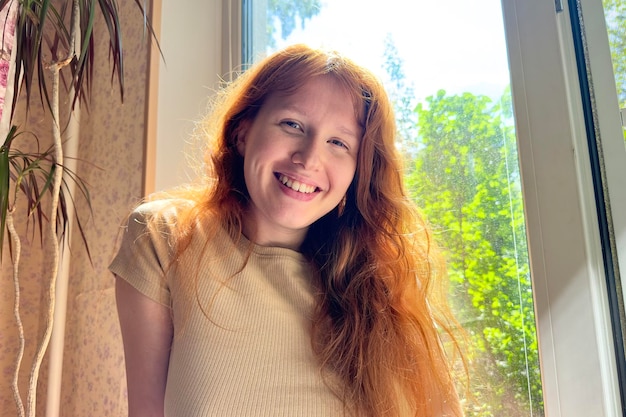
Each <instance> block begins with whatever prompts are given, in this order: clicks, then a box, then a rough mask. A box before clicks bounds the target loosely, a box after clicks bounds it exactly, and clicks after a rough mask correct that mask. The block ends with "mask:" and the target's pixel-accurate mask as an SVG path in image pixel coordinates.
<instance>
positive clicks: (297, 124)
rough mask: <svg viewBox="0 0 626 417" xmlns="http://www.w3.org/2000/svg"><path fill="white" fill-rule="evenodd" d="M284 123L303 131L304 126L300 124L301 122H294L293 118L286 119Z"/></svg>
mask: <svg viewBox="0 0 626 417" xmlns="http://www.w3.org/2000/svg"><path fill="white" fill-rule="evenodd" d="M283 125H285V126H288V127H290V128H292V129H296V130H300V131H302V126H300V123H298V122H294V121H292V120H285V121H284V122H283Z"/></svg>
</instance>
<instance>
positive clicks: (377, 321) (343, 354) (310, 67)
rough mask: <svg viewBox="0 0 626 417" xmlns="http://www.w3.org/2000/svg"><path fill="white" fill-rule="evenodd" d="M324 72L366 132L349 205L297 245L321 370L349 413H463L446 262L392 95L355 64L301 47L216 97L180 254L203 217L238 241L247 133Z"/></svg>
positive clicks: (189, 193) (185, 192)
mask: <svg viewBox="0 0 626 417" xmlns="http://www.w3.org/2000/svg"><path fill="white" fill-rule="evenodd" d="M320 76H321V77H332V78H333V79H335V80H337V81H338V82H339V83H340V84H341V85H342V86H343V87H345V89H346V91H349V92H350V94H351V95H352V101H353V103H354V108H355V114H356V116H357V120H358V121H359V122H360V124H361V125H362V127H363V132H364V134H363V138H362V140H361V144H360V148H359V155H358V160H357V168H356V174H355V177H354V179H353V181H352V184H351V185H350V187H349V189H348V192H347V195H346V200H345V205H343V204H342V207H341V208H339V207H338V208H335V209H334V210H333V211H331V212H330V213H328V214H327V215H326V216H324V217H323V218H322V219H320V220H318V221H317V222H316V223H314V224H313V225H311V227H310V228H309V231H308V234H307V236H306V238H305V240H304V242H303V244H302V247H301V251H302V252H303V254H304V255H305V256H306V257H307V258H308V259H309V260H310V261H311V262H312V263H313V264H314V265H315V266H316V267H317V268H316V269H317V271H318V276H317V277H316V279H317V281H318V282H317V283H316V284H317V287H318V288H319V290H320V295H319V297H318V304H317V309H316V314H315V322H314V327H313V332H312V343H313V347H314V350H315V352H316V354H317V356H318V358H319V360H320V363H321V364H322V366H323V369H324V370H325V371H329V372H333V373H335V374H336V375H338V376H339V378H340V380H341V381H342V382H343V388H341V392H338V395H340V396H341V397H342V398H343V400H344V403H345V405H346V410H347V411H349V412H353V413H355V414H357V415H359V416H372V417H379V416H406V415H413V416H433V415H440V414H443V413H444V412H447V413H450V415H454V416H461V415H462V414H463V413H462V411H461V408H460V405H459V401H458V398H457V395H456V391H455V387H454V378H453V376H452V370H451V365H450V360H449V359H448V357H447V355H446V351H445V349H444V347H443V343H442V334H441V332H442V331H443V332H444V333H447V334H448V335H449V336H451V338H449V340H453V341H454V340H456V339H455V338H454V334H455V328H456V322H455V321H454V320H453V319H452V316H451V314H450V313H449V309H448V308H447V304H446V300H445V299H446V297H445V293H446V291H445V283H446V279H445V278H446V275H445V264H444V262H443V260H442V258H441V257H440V255H439V252H438V250H437V248H436V245H435V243H434V241H433V238H432V236H431V234H430V231H429V229H428V227H427V224H426V221H425V219H424V218H423V217H422V216H421V215H420V213H419V211H418V209H417V208H416V207H415V205H414V203H413V202H412V201H411V200H410V198H409V197H408V195H407V192H406V190H405V188H404V184H403V179H402V165H401V157H400V155H399V154H398V152H397V150H396V145H395V137H396V127H395V119H394V115H393V110H392V107H391V103H390V101H389V99H388V97H387V95H386V93H385V90H384V88H383V87H382V85H381V84H380V82H379V81H378V80H377V78H376V77H375V76H373V75H372V74H371V73H370V72H369V71H367V70H365V69H363V68H362V67H360V66H358V65H356V64H354V63H353V62H352V61H350V60H349V59H346V58H344V57H342V56H340V55H338V54H336V53H331V52H324V51H321V50H316V49H311V48H309V47H306V46H303V45H294V46H291V47H288V48H286V49H284V50H281V51H280V52H277V53H275V54H273V55H271V56H269V57H268V58H266V59H265V60H263V61H262V62H260V63H259V64H257V65H255V66H253V67H252V68H251V69H248V70H247V71H245V72H244V73H243V74H242V75H240V76H239V77H238V78H237V80H236V81H234V82H233V83H231V84H230V85H229V86H228V87H227V88H226V89H224V91H223V92H221V93H220V95H219V101H218V103H219V105H218V106H216V107H215V108H214V109H213V112H212V113H211V116H210V118H209V119H207V120H206V121H204V123H203V124H202V129H203V130H202V136H204V137H205V138H207V137H208V138H209V140H210V142H209V147H208V151H207V154H206V158H205V161H204V162H205V164H204V165H205V168H206V172H205V173H204V179H205V180H206V181H205V182H204V183H203V184H202V186H201V187H193V188H187V189H180V190H179V191H177V192H176V193H175V194H177V195H178V196H182V197H185V198H187V199H192V200H194V201H195V202H196V203H195V205H194V206H193V207H192V208H191V209H190V210H188V211H187V212H186V213H185V215H184V217H182V218H181V219H179V225H180V232H181V233H180V234H179V241H178V254H179V255H180V253H181V252H182V251H184V250H185V248H186V246H187V244H188V243H189V240H190V236H191V234H192V233H193V224H194V223H195V222H196V221H197V220H198V218H203V217H205V216H206V217H210V218H215V217H217V218H218V219H220V220H221V221H222V224H224V225H226V227H227V228H228V229H229V231H230V232H231V233H232V234H233V236H239V235H240V233H241V229H242V215H243V213H244V210H245V207H246V204H247V202H248V198H249V197H248V192H247V189H246V185H245V182H244V177H243V159H242V157H241V155H240V154H239V152H238V151H237V136H238V134H239V133H240V131H241V128H242V126H245V124H246V123H249V122H252V121H253V120H254V118H255V116H256V114H257V113H258V111H259V109H260V108H261V106H262V105H263V103H264V102H265V101H266V100H267V98H268V97H269V96H270V95H272V94H290V93H293V92H294V91H296V90H297V89H298V87H299V86H301V85H303V84H304V83H305V82H306V81H307V80H309V79H310V78H312V77H320ZM212 223H213V224H215V223H217V224H219V222H212ZM189 285H191V284H189ZM453 345H455V347H456V348H458V345H457V344H456V343H453Z"/></svg>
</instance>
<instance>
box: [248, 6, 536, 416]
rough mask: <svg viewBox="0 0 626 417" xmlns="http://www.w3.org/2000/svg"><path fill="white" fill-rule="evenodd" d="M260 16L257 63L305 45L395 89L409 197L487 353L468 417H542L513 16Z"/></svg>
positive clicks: (421, 9) (461, 311) (449, 9)
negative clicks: (512, 58) (514, 87)
mask: <svg viewBox="0 0 626 417" xmlns="http://www.w3.org/2000/svg"><path fill="white" fill-rule="evenodd" d="M252 9H254V10H255V11H254V15H255V16H261V17H260V18H258V19H252V21H253V25H255V26H256V25H262V26H260V27H261V28H263V27H264V28H266V31H265V32H264V33H260V34H259V31H258V30H257V31H256V33H257V34H258V35H257V36H256V37H254V39H253V40H252V43H253V45H247V46H244V49H247V50H253V51H255V52H254V55H253V57H258V56H259V54H261V53H268V52H271V51H273V50H275V49H277V48H280V47H282V46H285V45H287V44H292V43H296V42H305V43H308V44H310V45H312V46H324V47H331V48H336V49H338V50H339V51H342V52H345V53H347V54H348V55H349V56H351V57H352V58H353V59H354V60H355V61H357V62H359V63H361V64H363V65H365V66H367V67H369V68H370V69H372V70H373V71H374V72H375V73H377V74H378V75H379V76H380V77H381V79H382V80H383V82H384V83H385V85H386V87H387V91H388V92H389V93H390V96H391V97H392V99H393V101H394V102H395V104H396V115H397V119H398V127H399V143H398V146H399V147H400V149H401V150H402V151H403V153H404V155H405V158H406V161H407V171H406V180H407V183H408V184H409V186H410V190H411V194H412V196H413V197H414V198H415V200H416V201H417V202H418V204H419V205H420V206H421V208H422V209H423V211H424V212H425V213H426V215H427V216H428V218H429V220H430V221H431V223H433V224H434V226H435V231H436V235H437V238H438V240H439V241H440V243H441V245H442V246H443V247H444V248H445V249H446V253H447V258H448V264H449V272H450V278H451V281H452V284H453V285H452V291H451V294H450V296H451V301H452V303H453V306H454V309H455V311H456V313H457V315H458V317H459V319H460V320H461V322H462V323H463V324H464V326H465V327H466V329H467V330H468V332H469V334H470V336H471V339H472V342H473V348H472V351H471V354H470V359H471V366H472V367H471V386H470V392H471V395H470V396H469V397H468V398H465V403H466V413H467V415H468V416H481V417H488V416H507V417H515V416H542V415H543V399H542V392H541V380H540V372H539V360H538V353H537V336H536V331H535V318H534V309H533V298H532V291H531V283H530V273H529V264H528V252H527V247H526V235H525V226H524V212H523V200H522V195H521V186H520V175H519V166H518V159H517V153H516V151H517V147H516V137H515V126H514V122H513V117H512V104H511V95H510V89H509V71H508V65H507V56H506V47H505V39H504V29H503V23H502V11H501V6H500V3H499V2H498V1H497V0H480V1H468V0H450V1H446V2H425V1H420V2H415V1H411V0H404V1H402V0H386V1H385V2H384V7H381V3H378V2H374V1H363V0H333V1H330V0H327V1H321V0H307V1H295V0H274V1H266V2H260V3H254V6H253V7H252ZM256 27H257V28H258V27H259V26H256ZM252 31H253V32H254V30H252Z"/></svg>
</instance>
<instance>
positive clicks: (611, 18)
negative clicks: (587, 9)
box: [602, 0, 626, 141]
mask: <svg viewBox="0 0 626 417" xmlns="http://www.w3.org/2000/svg"><path fill="white" fill-rule="evenodd" d="M602 3H603V5H604V15H605V17H606V27H607V32H608V36H609V46H610V48H611V60H612V61H613V72H614V74H615V84H616V87H617V98H618V100H619V104H620V107H621V108H626V1H624V0H603V1H602ZM624 140H625V141H626V129H625V130H624Z"/></svg>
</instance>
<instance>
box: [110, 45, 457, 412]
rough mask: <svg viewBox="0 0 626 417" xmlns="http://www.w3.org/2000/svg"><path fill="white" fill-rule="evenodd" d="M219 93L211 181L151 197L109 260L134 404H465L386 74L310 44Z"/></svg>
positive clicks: (227, 407)
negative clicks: (408, 188)
mask: <svg viewBox="0 0 626 417" xmlns="http://www.w3.org/2000/svg"><path fill="white" fill-rule="evenodd" d="M218 103H219V104H218V105H217V106H216V107H215V109H214V111H213V112H212V113H211V116H210V117H209V118H207V120H206V121H205V122H204V124H203V129H204V130H203V135H205V137H206V138H208V140H209V146H208V150H207V157H206V160H205V166H206V172H205V173H204V178H203V181H202V183H201V184H200V185H195V186H188V187H181V188H179V189H176V190H173V191H171V192H169V193H161V194H159V195H156V196H152V197H151V198H150V200H151V201H149V202H147V203H144V204H142V205H141V206H139V207H138V208H137V209H136V210H135V211H134V212H133V213H132V215H131V218H130V221H129V223H128V229H127V233H126V234H125V236H124V239H123V242H122V247H121V248H120V251H119V253H118V255H117V257H116V258H115V260H114V261H113V263H112V265H111V271H112V272H113V273H115V274H116V276H117V277H118V278H119V279H117V281H116V282H117V284H116V288H117V300H118V301H117V302H118V311H119V316H120V322H121V327H122V336H123V340H124V349H125V357H126V367H127V380H128V396H129V412H130V415H131V416H143V415H164V414H165V415H170V416H195V415H197V416H205V415H215V416H225V415H232V416H300V415H301V416H336V415H354V416H447V415H449V416H460V415H462V411H461V408H460V405H459V401H458V398H457V396H456V391H455V389H454V381H453V378H452V373H451V368H450V365H449V361H448V360H447V357H446V353H445V351H444V348H443V343H442V340H441V335H440V330H441V329H443V330H446V331H447V332H448V334H449V335H450V336H453V335H452V332H451V331H450V330H449V325H448V324H447V323H450V322H449V321H448V320H450V318H449V315H448V314H447V311H448V310H447V308H446V307H445V302H444V300H445V297H443V296H442V294H444V291H442V284H444V283H445V281H444V279H443V278H444V277H445V275H444V268H443V264H442V261H441V259H440V258H439V256H438V254H437V251H436V248H435V244H434V242H433V241H432V237H431V236H430V234H429V231H428V230H427V226H426V224H425V221H424V219H423V218H422V217H421V216H420V215H419V213H418V211H417V209H416V208H415V207H414V205H413V203H412V202H411V201H410V200H409V198H408V197H407V194H406V192H405V190H404V186H403V182H402V175H401V166H400V161H401V159H400V157H399V155H398V154H397V152H396V148H395V144H394V138H395V124H394V117H393V112H392V108H391V104H390V102H389V99H388V98H387V96H386V94H385V92H384V89H383V88H382V86H381V84H380V83H379V82H378V81H377V80H376V78H375V77H374V76H373V75H372V74H371V73H370V72H369V71H367V70H365V69H363V68H361V67H359V66H357V65H355V64H354V63H353V62H351V61H350V60H348V59H346V58H344V57H342V56H340V55H338V54H336V53H328V52H324V51H320V50H314V49H310V48H308V47H306V46H303V45H296V46H292V47H288V48H286V49H284V50H282V51H280V52H278V53H276V54H274V55H272V56H270V57H268V58H266V59H265V60H264V61H262V62H261V63H259V64H258V65H256V66H255V67H253V68H251V69H249V70H247V71H246V72H244V73H243V74H242V75H241V76H240V77H239V78H238V79H237V81H235V82H234V83H232V84H231V85H230V86H228V88H227V89H225V90H224V92H223V93H222V95H221V96H220V101H219V102H218ZM448 340H454V338H452V339H450V338H448Z"/></svg>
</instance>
